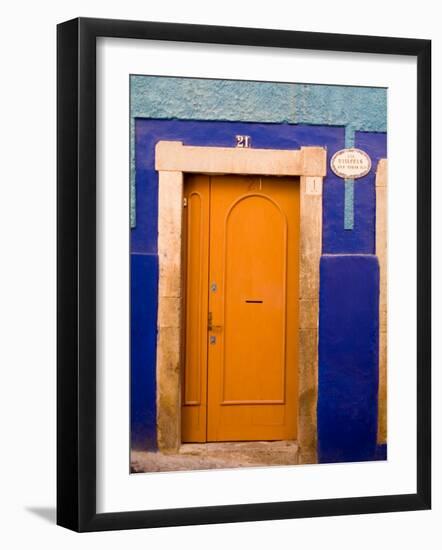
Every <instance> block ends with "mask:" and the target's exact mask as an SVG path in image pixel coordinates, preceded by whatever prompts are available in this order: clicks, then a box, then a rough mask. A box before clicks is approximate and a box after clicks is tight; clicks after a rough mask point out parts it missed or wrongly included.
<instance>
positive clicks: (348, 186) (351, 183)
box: [344, 125, 355, 231]
mask: <svg viewBox="0 0 442 550" xmlns="http://www.w3.org/2000/svg"><path fill="white" fill-rule="evenodd" d="M354 146H355V129H354V127H353V126H351V125H348V126H346V127H345V148H346V149H349V148H351V147H354ZM354 199H355V180H354V179H352V178H348V179H345V180H344V229H346V230H348V231H352V230H353V229H354V226H355V200H354Z"/></svg>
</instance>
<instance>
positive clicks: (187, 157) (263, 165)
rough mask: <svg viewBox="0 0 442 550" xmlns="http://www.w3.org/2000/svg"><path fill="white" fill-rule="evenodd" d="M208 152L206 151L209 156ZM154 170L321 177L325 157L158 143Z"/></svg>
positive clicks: (312, 151) (309, 150)
mask: <svg viewBox="0 0 442 550" xmlns="http://www.w3.org/2000/svg"><path fill="white" fill-rule="evenodd" d="M208 149H210V154H209V151H208ZM155 168H156V170H158V171H169V170H172V171H180V172H197V173H204V174H247V175H255V174H258V175H259V174H261V175H267V176H299V175H301V174H302V175H305V176H322V177H323V176H325V173H326V169H327V167H326V155H325V154H324V149H323V148H322V147H301V149H299V150H295V151H292V150H288V151H284V150H279V149H278V150H273V149H250V148H241V147H194V146H189V145H183V144H182V143H181V142H179V141H160V142H159V143H157V145H156V148H155Z"/></svg>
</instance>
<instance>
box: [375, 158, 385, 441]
mask: <svg viewBox="0 0 442 550" xmlns="http://www.w3.org/2000/svg"><path fill="white" fill-rule="evenodd" d="M376 255H377V257H378V261H379V398H378V399H379V401H378V443H386V442H387V160H386V159H381V160H380V161H379V164H378V167H377V171H376Z"/></svg>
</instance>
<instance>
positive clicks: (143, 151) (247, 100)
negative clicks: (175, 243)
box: [131, 77, 386, 461]
mask: <svg viewBox="0 0 442 550" xmlns="http://www.w3.org/2000/svg"><path fill="white" fill-rule="evenodd" d="M220 82H221V84H220ZM131 84H132V88H131V90H132V96H131V114H132V117H133V119H132V121H133V142H132V143H133V147H132V154H133V157H132V160H133V170H132V176H133V181H132V209H133V212H132V214H133V222H135V221H136V225H135V228H134V229H133V230H132V231H131V252H132V263H131V268H132V277H131V281H132V329H131V330H132V333H131V338H132V356H131V358H132V385H131V391H132V399H131V403H132V405H131V406H132V411H131V418H132V446H133V448H137V449H143V448H144V449H152V448H155V446H156V425H155V420H156V410H155V396H156V387H155V384H156V381H155V365H156V330H157V305H158V303H157V300H158V263H157V238H158V220H157V218H158V175H157V172H156V171H155V170H154V147H155V144H156V143H157V142H158V141H160V140H176V141H182V142H183V143H184V144H187V145H204V146H227V147H233V146H234V145H235V142H234V136H235V135H236V134H247V135H250V136H251V138H252V147H259V148H273V149H298V148H299V147H301V146H308V145H319V146H325V147H326V148H327V153H328V162H327V164H328V166H329V161H330V158H331V155H333V154H334V152H336V151H337V150H339V149H341V148H343V147H345V146H350V145H355V146H356V147H361V148H363V149H364V150H365V151H366V152H367V153H368V154H369V155H370V157H371V158H372V162H373V165H372V170H371V172H370V173H369V174H368V175H367V176H366V177H364V178H362V179H360V180H356V181H355V182H354V183H353V182H351V181H346V182H344V181H343V180H342V179H340V178H337V177H336V176H334V174H333V173H331V171H330V170H328V173H327V176H326V178H325V179H324V187H323V213H324V216H323V250H322V251H323V254H325V255H326V256H324V257H323V261H322V262H321V270H322V271H321V273H322V274H323V276H322V278H321V297H322V298H321V299H325V298H324V297H329V298H327V307H325V305H324V307H323V309H324V312H325V313H327V312H328V313H327V314H328V317H325V318H324V317H321V319H322V321H321V322H322V325H323V327H322V328H323V330H324V331H325V332H320V344H319V345H320V361H319V377H320V387H319V403H320V407H319V408H318V431H319V436H320V441H319V450H320V460H323V461H329V460H333V457H335V458H336V460H343V461H345V460H355V459H356V458H357V457H356V458H355V456H356V455H355V448H354V446H353V447H352V445H351V444H350V439H351V437H353V438H355V441H362V440H363V442H365V443H364V444H362V445H361V447H360V449H361V453H360V454H359V455H358V456H359V458H360V459H364V457H365V459H370V457H371V458H372V459H374V458H380V457H381V456H384V455H382V453H381V454H379V449H376V441H375V443H374V447H373V433H376V425H377V412H376V411H374V412H373V407H374V405H375V404H376V397H374V399H372V398H371V397H372V392H373V388H376V392H377V384H378V381H377V372H378V371H377V369H378V357H377V355H376V353H371V352H370V353H368V354H367V350H368V349H369V350H371V349H372V347H373V345H374V341H373V329H374V327H376V326H377V323H378V322H379V320H378V311H375V308H374V307H373V304H374V303H375V301H376V296H378V294H379V281H378V276H376V269H377V267H376V266H377V259H376V257H375V256H374V254H375V206H376V205H375V173H376V167H377V163H378V159H380V158H385V157H386V134H385V133H384V132H385V121H386V90H367V89H365V88H342V87H334V86H321V87H319V88H320V90H317V89H316V88H317V87H316V86H304V85H296V84H282V85H279V84H278V85H276V84H265V85H264V84H263V83H248V82H241V83H238V82H229V81H227V82H223V81H218V82H217V81H207V80H189V79H175V78H155V77H132V81H131ZM179 118H182V119H186V120H177V119H179ZM154 119H156V120H154ZM197 119H200V120H197ZM203 119H204V120H203ZM239 120H242V122H240V121H239ZM247 121H254V122H247ZM135 198H136V200H135ZM349 205H350V206H349ZM349 213H350V214H349ZM349 216H350V218H349ZM349 220H350V221H351V222H352V223H351V224H350V225H351V227H352V229H351V230H349V229H348V227H349ZM346 227H347V229H346ZM348 255H357V256H348ZM349 258H350V259H351V260H354V261H349ZM361 273H362V280H363V281H364V284H365V287H364V290H365V293H364V295H363V296H362V302H361V303H359V302H358V301H359V299H360V298H361V295H360V294H361V288H360V286H359V283H358V279H360V278H361ZM340 274H341V275H342V277H341V279H342V281H343V280H345V281H346V285H345V286H343V287H342V288H341V290H340V291H339V292H336V290H337V289H336V288H335V286H334V285H335V284H336V280H335V279H336V278H337V277H338V278H339V277H340ZM370 296H372V297H373V300H374V301H372V302H370V304H371V305H370V307H368V305H367V307H365V305H364V304H366V302H365V301H364V300H365V298H368V297H370ZM338 297H340V299H338ZM358 303H359V305H358ZM324 304H325V302H324ZM343 304H344V305H345V307H344V308H343V307H342V305H343ZM355 306H356V307H355ZM324 312H323V313H324ZM341 314H342V315H344V314H345V319H344V318H343V317H339V315H341ZM334 315H335V316H338V317H339V319H340V321H339V322H340V323H341V325H342V329H343V332H342V334H343V336H342V338H345V340H346V341H347V343H348V342H352V341H353V340H352V338H353V336H354V334H358V335H359V337H360V338H359V340H356V341H358V342H359V343H360V345H359V347H358V345H356V344H355V346H353V345H350V346H348V355H347V357H346V362H344V363H343V362H342V353H341V352H340V351H339V349H337V348H336V339H335V338H330V334H329V332H328V330H329V329H328V328H327V326H328V323H330V319H333V316H334ZM336 319H337V317H336ZM348 319H350V320H351V321H352V322H351V323H350V324H345V323H344V324H342V323H343V321H344V320H345V321H347V320H348ZM339 326H340V325H335V326H334V327H333V328H334V330H336V328H339ZM350 329H351V330H350ZM320 331H321V327H320ZM346 331H347V332H348V334H347V332H346ZM350 333H351V334H350ZM321 334H322V337H321ZM336 336H337V335H336ZM321 338H322V340H321ZM338 341H339V339H338ZM361 342H362V343H363V344H362V343H361ZM376 349H377V348H376ZM321 350H322V351H321ZM341 351H342V350H341ZM361 354H362V355H364V356H365V359H363V360H361V356H362V355H361ZM352 369H353V370H352ZM343 373H346V376H343ZM360 375H362V378H360ZM325 380H327V383H326V384H325V383H324V381H325ZM334 392H335V393H336V392H337V393H339V394H340V396H341V401H340V404H339V411H338V412H339V415H338V417H339V421H338V424H337V426H338V425H339V426H340V427H342V428H343V429H344V430H345V433H344V435H342V437H343V438H344V439H342V437H341V436H339V437H338V434H337V432H336V431H333V429H332V428H331V427H330V425H329V424H328V423H329V420H330V416H329V409H328V408H327V407H330V403H331V401H330V396H332V395H333V393H334ZM355 407H356V408H355ZM355 410H357V414H356V413H355V414H354V415H353V412H354V411H355ZM373 414H374V416H373ZM352 415H353V416H352ZM363 417H365V426H362V425H361V418H363ZM344 418H346V423H347V424H346V426H344V422H343V421H342V422H341V420H340V419H344ZM345 434H347V436H346V435H345ZM350 436H351V437H350ZM346 437H347V439H345V438H346ZM358 438H359V439H358ZM340 449H341V450H340ZM364 453H365V454H364ZM362 455H363V456H362ZM361 457H362V458H361Z"/></svg>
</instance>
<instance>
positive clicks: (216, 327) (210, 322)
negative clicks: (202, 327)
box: [207, 311, 223, 331]
mask: <svg viewBox="0 0 442 550" xmlns="http://www.w3.org/2000/svg"><path fill="white" fill-rule="evenodd" d="M222 328H223V325H214V324H213V320H212V312H211V311H209V317H208V320H207V330H209V331H211V330H220V329H222Z"/></svg>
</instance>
